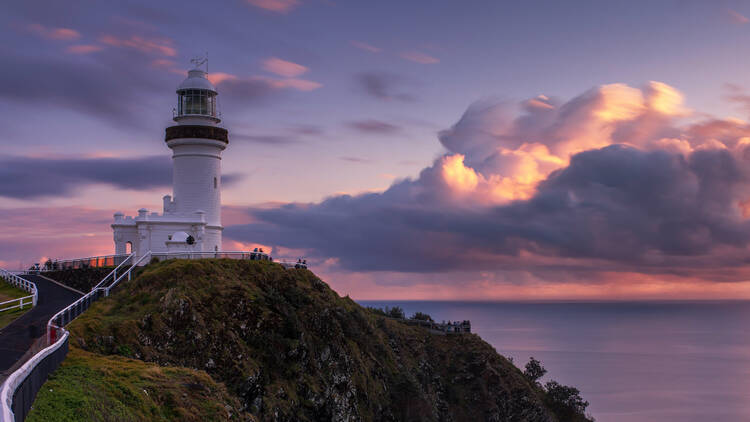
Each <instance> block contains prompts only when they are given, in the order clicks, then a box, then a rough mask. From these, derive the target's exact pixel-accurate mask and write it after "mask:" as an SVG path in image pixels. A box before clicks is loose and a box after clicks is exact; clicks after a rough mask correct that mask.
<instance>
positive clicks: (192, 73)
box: [177, 69, 217, 93]
mask: <svg viewBox="0 0 750 422" xmlns="http://www.w3.org/2000/svg"><path fill="white" fill-rule="evenodd" d="M206 76H207V73H206V72H205V71H203V70H201V69H192V70H189V71H188V76H187V78H185V80H184V81H182V83H181V84H180V86H178V87H177V92H178V93H179V92H180V91H183V90H186V89H203V90H207V91H211V92H214V93H216V92H217V91H216V87H215V86H214V84H212V83H211V81H209V80H208V78H207V77H206Z"/></svg>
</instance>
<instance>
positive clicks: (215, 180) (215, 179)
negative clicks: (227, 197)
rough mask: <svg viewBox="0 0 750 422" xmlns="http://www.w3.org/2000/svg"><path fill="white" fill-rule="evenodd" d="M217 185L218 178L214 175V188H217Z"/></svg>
mask: <svg viewBox="0 0 750 422" xmlns="http://www.w3.org/2000/svg"><path fill="white" fill-rule="evenodd" d="M218 187H219V180H218V179H217V178H215V177H214V189H217V188H218Z"/></svg>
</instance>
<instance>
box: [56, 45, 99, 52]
mask: <svg viewBox="0 0 750 422" xmlns="http://www.w3.org/2000/svg"><path fill="white" fill-rule="evenodd" d="M102 49H104V47H102V46H100V45H95V44H76V45H71V46H69V47H68V48H66V49H65V51H67V52H68V53H70V54H90V53H96V52H97V51H101V50H102Z"/></svg>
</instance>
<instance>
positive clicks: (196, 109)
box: [180, 89, 212, 115]
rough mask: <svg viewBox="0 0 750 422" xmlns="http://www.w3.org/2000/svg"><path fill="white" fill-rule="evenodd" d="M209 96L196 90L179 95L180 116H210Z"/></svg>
mask: <svg viewBox="0 0 750 422" xmlns="http://www.w3.org/2000/svg"><path fill="white" fill-rule="evenodd" d="M211 108H212V105H211V106H210V105H209V94H208V92H206V91H201V90H198V89H189V90H187V91H185V93H184V94H182V95H181V99H180V114H183V115H184V114H202V115H207V114H211Z"/></svg>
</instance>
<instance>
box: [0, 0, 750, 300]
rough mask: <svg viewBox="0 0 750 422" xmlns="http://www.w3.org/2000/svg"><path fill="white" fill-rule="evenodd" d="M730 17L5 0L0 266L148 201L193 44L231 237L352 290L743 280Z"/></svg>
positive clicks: (275, 2)
mask: <svg viewBox="0 0 750 422" xmlns="http://www.w3.org/2000/svg"><path fill="white" fill-rule="evenodd" d="M746 16H750V6H749V5H747V4H746V3H743V2H739V1H738V2H732V1H715V2H704V1H694V2H690V1H661V2H618V3H604V2H598V1H590V2H575V3H569V2H559V1H550V2H542V1H539V2H536V1H533V2H490V1H488V2H459V1H430V2H403V1H397V2H390V1H380V2H364V1H362V2H359V1H347V2H343V1H342V2H334V1H304V0H248V1H235V2H229V3H225V4H223V5H221V6H219V5H215V4H210V3H205V2H201V3H198V2H196V3H192V4H191V3H186V2H184V1H183V2H127V3H122V4H110V3H102V2H94V1H90V2H85V1H80V2H77V1H70V2H64V3H61V2H12V3H10V4H8V5H5V6H4V7H3V13H2V14H0V23H2V25H1V26H0V34H2V39H3V41H4V42H3V43H2V46H0V76H2V80H3V83H2V85H1V86H0V106H1V107H2V109H3V113H1V114H0V124H2V127H3V134H4V136H3V137H2V139H1V140H0V142H2V153H0V217H1V218H3V220H4V221H6V222H9V223H10V224H13V227H12V228H11V229H9V230H7V231H6V232H5V233H4V234H2V235H0V264H4V265H6V266H9V267H16V266H18V264H19V263H28V262H33V261H35V260H38V259H39V258H40V257H44V256H52V257H70V256H78V255H86V254H101V253H109V252H111V249H112V241H111V234H110V229H109V226H108V224H109V219H110V217H111V215H112V213H113V212H114V211H116V210H122V211H125V212H126V213H128V214H133V213H134V212H135V210H136V209H138V208H140V207H147V208H150V209H154V210H158V209H159V205H160V202H161V195H162V194H164V193H169V189H170V178H171V176H170V162H169V158H168V157H169V151H168V149H167V148H166V146H165V145H164V142H163V130H164V127H165V126H167V125H169V124H170V123H171V110H172V108H173V107H174V103H175V98H176V94H175V93H174V89H175V87H176V86H177V85H178V84H179V83H180V81H181V80H182V78H183V77H184V71H185V70H186V69H187V68H188V66H189V59H190V58H191V57H193V56H196V55H202V54H205V53H206V52H208V55H209V64H208V66H209V68H208V69H209V72H210V73H211V77H212V78H213V80H214V82H215V83H216V84H217V86H218V89H219V92H220V96H219V98H220V107H221V111H222V113H223V118H224V125H225V127H226V128H227V129H229V131H230V147H229V149H228V150H227V151H226V152H225V158H224V160H223V166H224V168H223V171H224V175H225V179H224V181H225V190H224V192H223V200H224V204H225V205H226V206H227V207H226V210H225V213H224V220H225V225H226V226H227V230H226V232H225V237H226V239H225V242H226V243H225V248H226V249H233V248H241V247H250V246H252V245H254V244H262V245H266V246H267V247H273V248H274V250H275V253H276V254H286V255H290V256H297V255H305V256H309V257H310V258H311V260H312V261H313V262H314V264H315V265H316V269H317V271H319V272H320V273H321V274H322V275H323V276H324V277H325V278H326V280H327V281H329V282H331V283H332V284H333V285H334V287H336V288H337V289H338V290H339V291H340V293H342V294H344V293H350V294H352V295H353V296H354V297H356V298H389V297H399V298H453V297H464V298H474V299H478V298H562V297H576V298H589V297H594V298H599V297H607V298H619V297H703V296H710V297H736V296H737V295H743V296H749V297H750V283H747V284H746V282H745V280H746V279H747V278H746V275H745V274H746V271H745V270H744V263H745V262H747V261H746V260H747V258H749V257H750V256H748V254H747V252H746V251H747V247H748V244H750V228H748V224H747V223H746V222H745V220H744V219H745V214H746V212H745V210H746V207H747V205H746V203H747V204H750V202H747V201H748V199H750V190H749V189H748V184H747V182H746V179H747V177H746V174H745V172H746V170H745V168H746V167H747V164H748V163H745V162H744V160H746V159H747V158H745V156H746V155H747V156H749V157H750V154H745V150H744V145H745V141H743V138H746V137H748V139H750V129H748V125H747V123H746V122H745V121H744V120H745V119H747V118H748V112H750V94H747V92H749V91H746V90H747V89H750V73H748V72H747V69H748V68H750V60H748V58H747V57H748V55H746V54H743V53H744V50H745V46H747V45H748V44H749V42H750V24H749V23H748V22H750V21H749V20H748V18H746ZM651 81H658V83H656V82H651ZM623 145H625V146H623ZM634 181H636V182H634ZM342 194H348V195H353V196H341V195H342ZM285 204H287V205H285ZM748 209H750V208H748Z"/></svg>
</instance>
